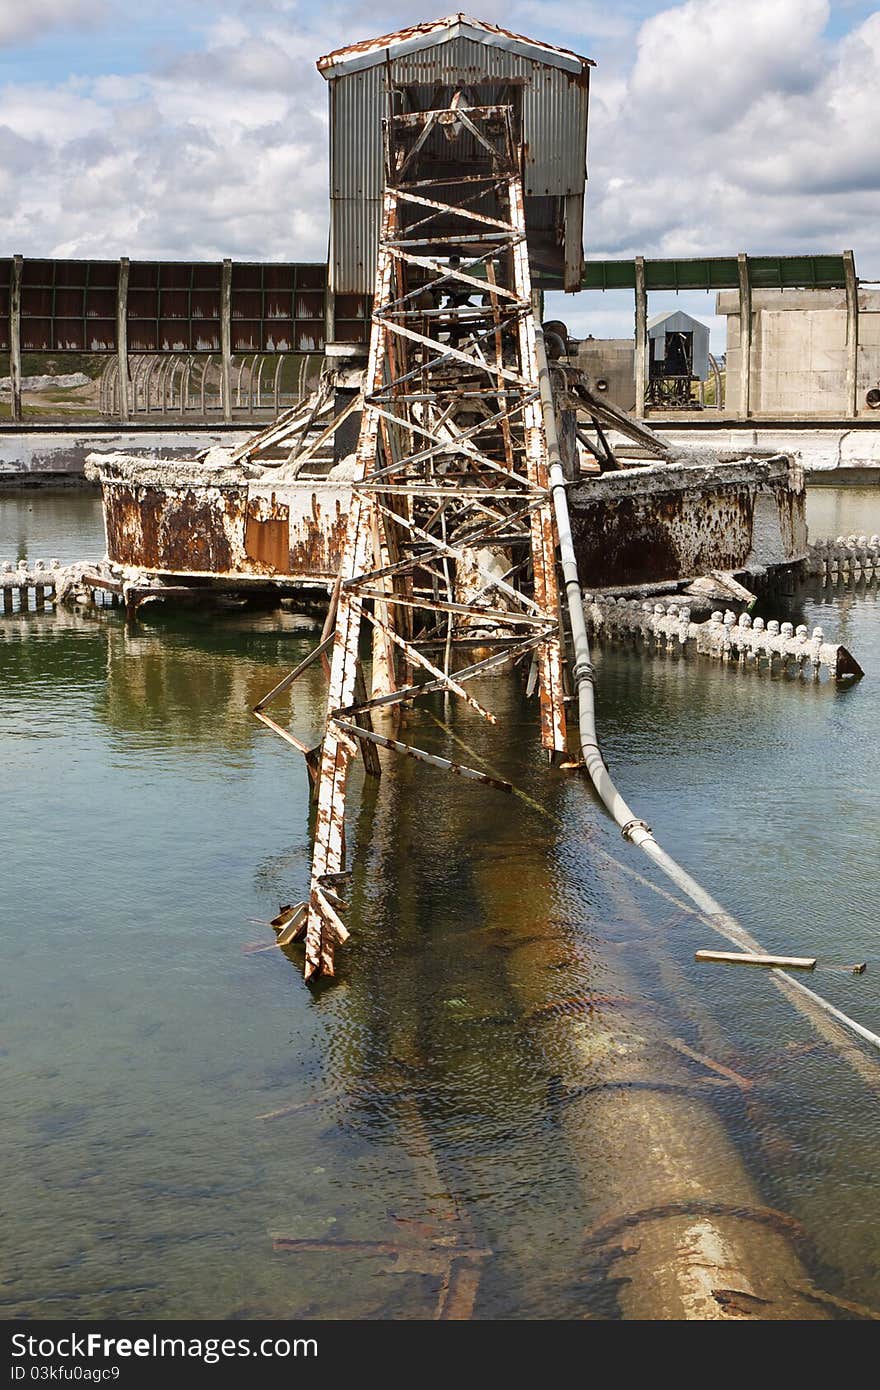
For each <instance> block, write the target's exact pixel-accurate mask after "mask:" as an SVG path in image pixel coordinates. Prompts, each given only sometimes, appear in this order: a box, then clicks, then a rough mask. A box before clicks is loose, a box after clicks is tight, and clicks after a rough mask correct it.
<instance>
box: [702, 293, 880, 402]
mask: <svg viewBox="0 0 880 1390" xmlns="http://www.w3.org/2000/svg"><path fill="white" fill-rule="evenodd" d="M716 312H717V313H719V314H722V315H726V317H727V398H728V401H729V402H732V401H733V400H734V399H735V398H736V397H735V393H736V392H737V391H738V383H739V376H740V359H741V352H740V321H739V298H738V295H737V294H736V293H735V292H734V291H732V290H724V291H722V292H721V293H720V294H719V295H718V297H717V302H716ZM846 358H847V343H846V296H845V293H844V291H843V290H756V291H753V292H752V353H751V370H752V379H751V408H752V412H753V413H754V414H756V415H796V416H798V417H800V418H801V419H804V418H809V417H810V416H816V417H821V416H827V417H832V418H838V419H839V418H840V417H841V416H846V415H847V413H848V411H847V400H846ZM878 382H880V291H877V290H860V291H859V353H858V403H859V411H860V413H866V414H869V415H871V414H876V415H878V417H880V411H870V410H869V408H868V406H867V405H866V403H865V394H866V392H867V391H868V389H869V388H870V387H872V386H876V385H877V384H878Z"/></svg>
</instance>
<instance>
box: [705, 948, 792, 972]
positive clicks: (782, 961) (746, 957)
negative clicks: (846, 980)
mask: <svg viewBox="0 0 880 1390" xmlns="http://www.w3.org/2000/svg"><path fill="white" fill-rule="evenodd" d="M694 960H698V961H712V962H714V963H717V964H719V965H763V966H765V967H766V968H768V969H770V970H815V968H816V957H815V956H762V955H757V954H755V953H753V952H750V951H695V952H694Z"/></svg>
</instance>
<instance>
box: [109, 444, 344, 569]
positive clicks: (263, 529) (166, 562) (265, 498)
mask: <svg viewBox="0 0 880 1390" xmlns="http://www.w3.org/2000/svg"><path fill="white" fill-rule="evenodd" d="M248 471H249V470H247V469H242V468H240V467H238V466H234V467H224V468H217V469H210V470H207V469H206V468H205V467H204V465H202V464H201V463H198V462H188V461H170V460H145V459H142V458H141V459H139V458H135V457H133V456H130V455H122V454H111V455H92V456H90V458H89V460H88V461H87V476H89V477H92V478H98V479H99V480H100V483H101V490H102V495H103V507H104V525H105V530H106V536H107V557H108V559H109V560H110V561H111V562H112V563H113V564H115V565H119V566H121V567H123V568H127V569H138V570H143V571H145V572H147V573H149V574H153V575H161V576H168V575H175V576H205V577H206V578H211V579H216V580H224V581H229V580H232V581H234V582H235V583H240V584H245V583H250V582H253V581H262V582H263V583H264V584H273V583H278V584H281V585H283V586H285V587H288V586H290V585H292V584H295V583H297V582H299V583H305V582H312V583H314V582H318V583H325V584H329V583H330V582H332V580H333V579H334V578H335V576H336V573H337V571H338V569H339V562H340V558H341V554H342V545H343V542H344V539H345V525H346V518H347V512H348V503H349V499H350V496H351V491H350V488H349V487H348V486H347V485H340V484H334V483H332V482H328V481H326V480H323V479H308V480H305V481H303V482H300V481H298V480H293V481H280V480H279V481H277V482H276V480H275V479H273V478H272V477H271V476H270V477H269V479H268V481H266V480H264V479H263V478H260V477H257V478H252V477H248V476H247V474H248Z"/></svg>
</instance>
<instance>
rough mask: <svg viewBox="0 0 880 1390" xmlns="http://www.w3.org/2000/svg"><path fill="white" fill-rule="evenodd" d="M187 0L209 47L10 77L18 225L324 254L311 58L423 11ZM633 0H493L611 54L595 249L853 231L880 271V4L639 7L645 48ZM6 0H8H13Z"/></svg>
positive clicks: (112, 250)
mask: <svg viewBox="0 0 880 1390" xmlns="http://www.w3.org/2000/svg"><path fill="white" fill-rule="evenodd" d="M154 3H155V5H156V7H157V8H162V6H163V5H164V4H165V0H154ZM180 3H181V4H182V6H183V9H184V10H185V12H186V19H187V21H188V22H189V21H192V22H197V23H201V24H202V25H203V26H204V28H203V33H202V39H201V47H200V48H198V49H197V48H196V47H193V48H191V49H190V51H186V52H179V51H178V52H177V53H176V54H174V55H173V56H166V57H165V58H163V59H159V58H154V59H153V63H154V66H153V67H152V69H151V68H150V67H149V66H148V65H147V64H146V63H144V64H143V65H142V70H141V71H139V72H137V73H135V74H132V75H123V74H121V73H118V72H113V71H109V70H108V71H106V72H105V73H103V74H102V75H99V76H96V77H89V78H79V79H76V80H70V81H67V82H65V83H61V84H56V85H51V84H46V83H43V84H41V85H30V84H25V83H21V82H19V83H17V84H15V85H12V86H8V87H6V88H5V89H0V188H2V190H3V213H2V215H0V216H2V226H3V241H4V244H5V245H6V246H7V247H10V248H14V249H15V250H20V251H22V252H23V253H25V254H30V255H38V254H52V253H55V254H68V255H106V256H117V255H120V254H128V255H131V256H176V257H190V256H192V257H212V258H213V257H219V256H222V255H232V256H235V257H242V258H245V257H247V258H254V259H270V258H274V259H296V258H309V259H311V258H318V259H319V258H322V257H323V256H324V255H325V254H326V241H327V210H328V194H327V92H326V86H325V84H324V82H323V80H322V79H321V78H320V77H319V76H318V74H317V73H316V71H315V67H314V61H315V58H316V56H317V55H318V54H320V53H324V52H327V51H329V50H330V49H332V48H334V47H336V46H338V45H339V44H340V43H341V42H344V41H345V40H347V39H348V40H352V41H353V40H354V39H357V38H363V37H368V36H369V35H371V34H377V33H381V32H385V31H388V30H390V29H393V28H395V27H396V26H398V25H399V24H401V23H406V22H407V21H410V22H411V20H412V9H411V4H409V3H405V0H391V3H384V4H381V5H379V6H376V5H374V4H368V3H367V0H348V3H338V2H337V3H333V2H332V0H331V2H330V3H328V4H326V5H325V6H324V7H323V8H322V9H320V10H317V11H315V10H311V11H310V12H308V13H306V9H305V6H304V5H301V4H297V3H294V0H217V3H216V4H215V5H214V6H213V7H204V6H201V5H199V6H196V5H195V4H193V3H191V0H180ZM637 3H639V0H633V4H632V5H631V6H630V5H622V6H618V7H603V8H599V7H598V6H595V5H593V4H590V5H588V7H587V8H586V9H580V8H576V7H571V8H569V7H567V6H563V5H561V4H560V3H559V0H547V3H543V2H542V0H518V3H517V0H513V3H508V4H505V3H503V0H486V3H484V4H483V5H482V6H481V11H480V12H481V14H485V16H486V18H489V19H494V20H497V21H498V22H500V23H502V24H505V25H508V26H509V27H511V28H513V29H516V30H518V31H520V32H526V33H529V32H532V33H534V34H536V35H537V36H539V37H540V36H542V35H544V34H547V36H548V37H551V38H552V39H553V40H554V41H559V42H562V43H566V44H567V45H568V46H569V47H571V48H574V49H575V50H578V51H581V52H587V53H589V54H590V55H591V56H594V57H598V58H599V66H598V67H597V69H596V70H595V72H594V74H593V79H592V97H591V128H590V148H589V163H590V182H589V185H588V196H587V214H586V244H587V248H588V252H589V253H590V254H592V255H605V256H630V255H634V254H636V253H641V254H644V255H648V256H652V255H653V256H658V255H700V254H722V253H729V252H732V251H736V250H740V249H745V250H749V251H751V252H754V253H761V252H786V251H797V250H834V249H842V248H843V247H845V246H853V247H854V248H855V250H856V253H857V258H858V263H859V267H860V269H861V271H862V273H863V274H865V275H867V274H871V273H873V274H875V275H876V274H880V221H878V218H877V215H876V207H877V203H876V198H877V192H878V182H880V179H878V169H880V161H878V160H877V157H876V152H877V149H878V148H880V103H878V100H877V91H878V89H880V10H878V12H877V13H875V14H874V15H872V16H871V17H870V18H868V19H867V20H865V21H864V22H863V23H861V24H859V25H858V27H856V28H855V29H853V31H852V32H851V33H849V34H848V35H846V36H845V37H843V38H841V39H831V38H829V37H828V35H827V33H826V29H825V26H826V22H827V19H828V12H829V7H828V4H827V3H826V0H685V3H683V4H681V5H678V6H676V7H674V8H669V9H665V10H663V11H662V12H661V13H658V14H655V15H654V16H652V17H651V18H649V19H647V20H646V21H645V22H644V23H642V25H641V28H640V29H639V30H638V38H637V44H636V47H635V57H634V58H633V56H632V52H633V50H632V48H631V47H625V46H623V45H622V44H621V43H620V42H618V37H616V35H617V31H618V29H621V28H622V27H625V26H626V25H634V24H635V23H636V21H635V19H633V17H632V16H633V15H634V14H635V12H636V8H637ZM0 4H2V5H3V10H2V15H3V17H4V18H5V16H6V9H7V8H11V7H10V5H9V0H0ZM21 8H22V9H24V8H25V7H24V6H22V7H21ZM27 13H28V14H29V15H30V16H34V15H42V16H43V19H44V22H48V21H47V20H46V17H47V16H52V15H62V14H63V16H64V17H65V18H66V20H69V19H70V17H71V16H72V15H76V14H83V15H84V14H88V13H90V14H95V13H97V7H96V4H95V0H79V3H78V0H57V3H56V0H31V3H30V4H29V6H28V7H27ZM58 22H60V21H58ZM2 25H3V19H0V38H2V36H3V34H4V30H3V27H2ZM603 26H604V28H603ZM548 29H551V30H552V33H551V34H548V32H547V31H548ZM603 33H604V35H605V39H606V40H607V45H608V48H607V51H608V53H610V55H611V60H610V61H609V62H608V63H605V62H603V60H602V39H603ZM594 39H595V40H597V42H595V43H594ZM608 303H609V305H610V296H609V300H608ZM573 307H574V306H572V308H573Z"/></svg>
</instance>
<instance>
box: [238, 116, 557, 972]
mask: <svg viewBox="0 0 880 1390" xmlns="http://www.w3.org/2000/svg"><path fill="white" fill-rule="evenodd" d="M462 149H464V151H465V152H466V153H465V154H462ZM357 464H358V468H357V481H356V482H355V484H354V487H353V495H352V503H351V510H350V513H349V519H348V530H347V540H346V546H345V552H344V556H343V560H342V566H341V571H340V575H339V579H338V581H337V587H336V592H335V601H336V608H335V630H334V629H333V628H332V627H331V626H330V624H328V626H327V628H326V629H325V634H326V635H325V641H324V642H323V643H322V646H321V648H320V649H319V651H326V650H327V649H328V647H329V646H330V634H331V632H332V659H331V663H330V673H329V676H330V686H329V694H328V702H327V715H326V726H325V730H324V737H323V744H322V748H321V754H320V764H319V766H318V767H317V769H316V796H317V824H316V832H315V845H314V857H313V864H312V876H311V888H310V895H309V901H308V904H303V905H302V906H301V907H300V908H299V909H297V910H293V909H291V910H290V912H291V913H292V914H293V915H292V916H290V917H289V919H288V925H287V928H286V931H287V936H286V939H287V940H291V939H293V938H295V937H297V936H303V935H304V936H305V950H306V959H305V975H306V979H310V978H311V977H313V976H315V975H318V974H328V975H332V974H333V968H334V965H333V961H334V950H335V947H336V945H337V944H338V943H340V942H342V941H344V940H345V939H346V938H347V935H348V932H347V929H346V928H345V926H344V924H343V922H342V919H341V916H340V911H341V908H342V906H343V903H342V900H341V898H340V897H339V895H338V890H339V888H340V885H341V883H342V882H343V881H344V880H345V878H346V877H347V873H346V869H345V827H344V815H345V798H346V784H347V777H348V771H349V767H350V764H351V760H352V758H353V757H354V756H355V754H356V752H357V750H358V748H360V749H361V751H362V753H363V756H364V761H365V765H366V768H367V771H368V772H373V773H374V774H375V773H378V771H379V766H378V756H377V753H376V745H377V744H378V745H380V746H382V747H384V748H388V749H392V750H394V751H397V752H402V753H405V754H408V755H410V756H413V757H416V758H418V759H423V760H425V761H427V762H429V763H433V764H434V765H437V766H440V767H443V768H446V769H448V770H450V771H454V772H458V773H460V774H462V775H464V776H467V777H472V778H476V779H478V780H481V781H484V782H489V783H492V782H493V781H494V779H492V778H489V777H487V776H486V774H484V773H481V772H476V771H475V770H474V769H471V768H464V767H461V766H460V765H458V764H453V763H450V762H448V761H447V760H446V759H443V758H439V757H437V756H436V755H434V754H429V753H426V752H424V751H423V750H421V749H418V748H413V747H411V746H409V745H407V744H404V743H402V742H400V741H398V740H396V739H393V738H389V737H386V736H385V735H383V734H380V733H377V732H376V731H375V730H374V728H373V723H372V717H373V714H374V712H376V711H377V710H382V711H388V712H391V711H393V710H394V707H399V706H400V705H401V704H402V703H403V702H412V701H413V700H415V699H417V698H418V697H419V696H422V695H424V694H427V693H428V692H435V691H443V692H446V693H447V694H449V695H450V696H453V697H455V698H457V699H460V700H463V701H465V702H466V703H467V704H468V705H469V706H470V707H471V708H472V709H473V710H474V711H476V713H477V714H479V715H480V716H481V717H483V718H484V719H487V720H488V721H490V722H491V723H494V722H495V716H494V715H493V714H492V712H491V711H490V710H488V709H486V708H485V707H484V706H483V705H482V704H481V703H480V702H479V701H478V700H476V699H475V698H474V696H473V695H472V694H471V693H470V691H469V689H468V682H469V680H470V679H471V678H472V677H474V676H477V675H481V674H483V673H485V672H487V671H489V670H491V669H492V668H499V667H502V666H505V665H507V664H509V663H510V662H512V661H515V660H518V659H530V660H531V662H532V670H531V673H530V686H534V685H536V686H537V691H538V696H539V702H540V723H541V740H542V744H543V747H544V748H545V749H546V750H547V751H548V753H549V754H550V755H551V756H553V755H557V754H562V753H563V752H564V751H565V715H564V703H563V689H562V656H561V645H560V619H559V593H558V587H557V579H556V565H555V540H554V524H553V514H552V507H551V501H550V494H549V490H548V475H547V441H546V437H545V430H544V420H543V414H542V408H541V402H540V392H539V384H538V367H537V360H536V351H535V320H534V317H533V303H532V294H531V284H530V279H529V264H528V253H527V247H526V233H525V219H524V210H523V192H522V184H521V181H520V172H519V154H518V151H517V149H516V147H515V145H514V141H513V136H512V126H511V121H510V117H509V111H508V109H507V108H506V107H464V106H461V105H457V104H455V103H453V105H452V106H451V107H449V108H446V109H443V110H431V111H425V112H414V113H408V114H406V115H402V116H395V117H392V118H391V119H390V120H389V121H388V122H387V124H386V193H385V199H384V207H383V216H382V226H381V234H380V247H379V254H378V264H377V273H376V295H375V307H374V314H373V324H372V335H371V342H370V353H369V361H368V367H367V374H366V380H365V387H364V410H363V416H362V425H361V430H360V437H359V443H358V450H357ZM331 622H332V618H331ZM365 624H366V625H367V627H368V628H369V629H371V634H372V641H373V663H372V689H371V692H370V694H369V695H368V692H367V687H366V682H365V680H364V678H363V675H362V672H361V666H360V654H359V649H360V644H361V634H362V629H363V628H364V625H365ZM475 649H476V650H475ZM464 651H469V655H467V656H464V657H462V655H461V653H462V652H464ZM429 653H433V654H434V655H435V656H436V660H432V659H431V656H430V655H429ZM316 655H317V653H316ZM475 655H478V656H479V659H478V660H476V661H474V660H473V657H474V656H475ZM462 660H463V661H464V662H465V664H463V665H462V664H461V662H462ZM290 679H292V676H291V677H289V678H287V679H286V680H285V682H282V685H286V684H287V683H288V682H289V680H290ZM275 693H276V692H273V693H272V694H273V695H274V694H275ZM268 698H271V697H267V699H268ZM265 703H266V701H264V702H263V704H265ZM266 722H270V721H268V720H267V721H266ZM273 727H276V728H277V726H273ZM279 732H281V731H280V730H279ZM496 785H501V786H503V787H504V786H506V784H498V783H496ZM506 789H508V790H509V788H506Z"/></svg>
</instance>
